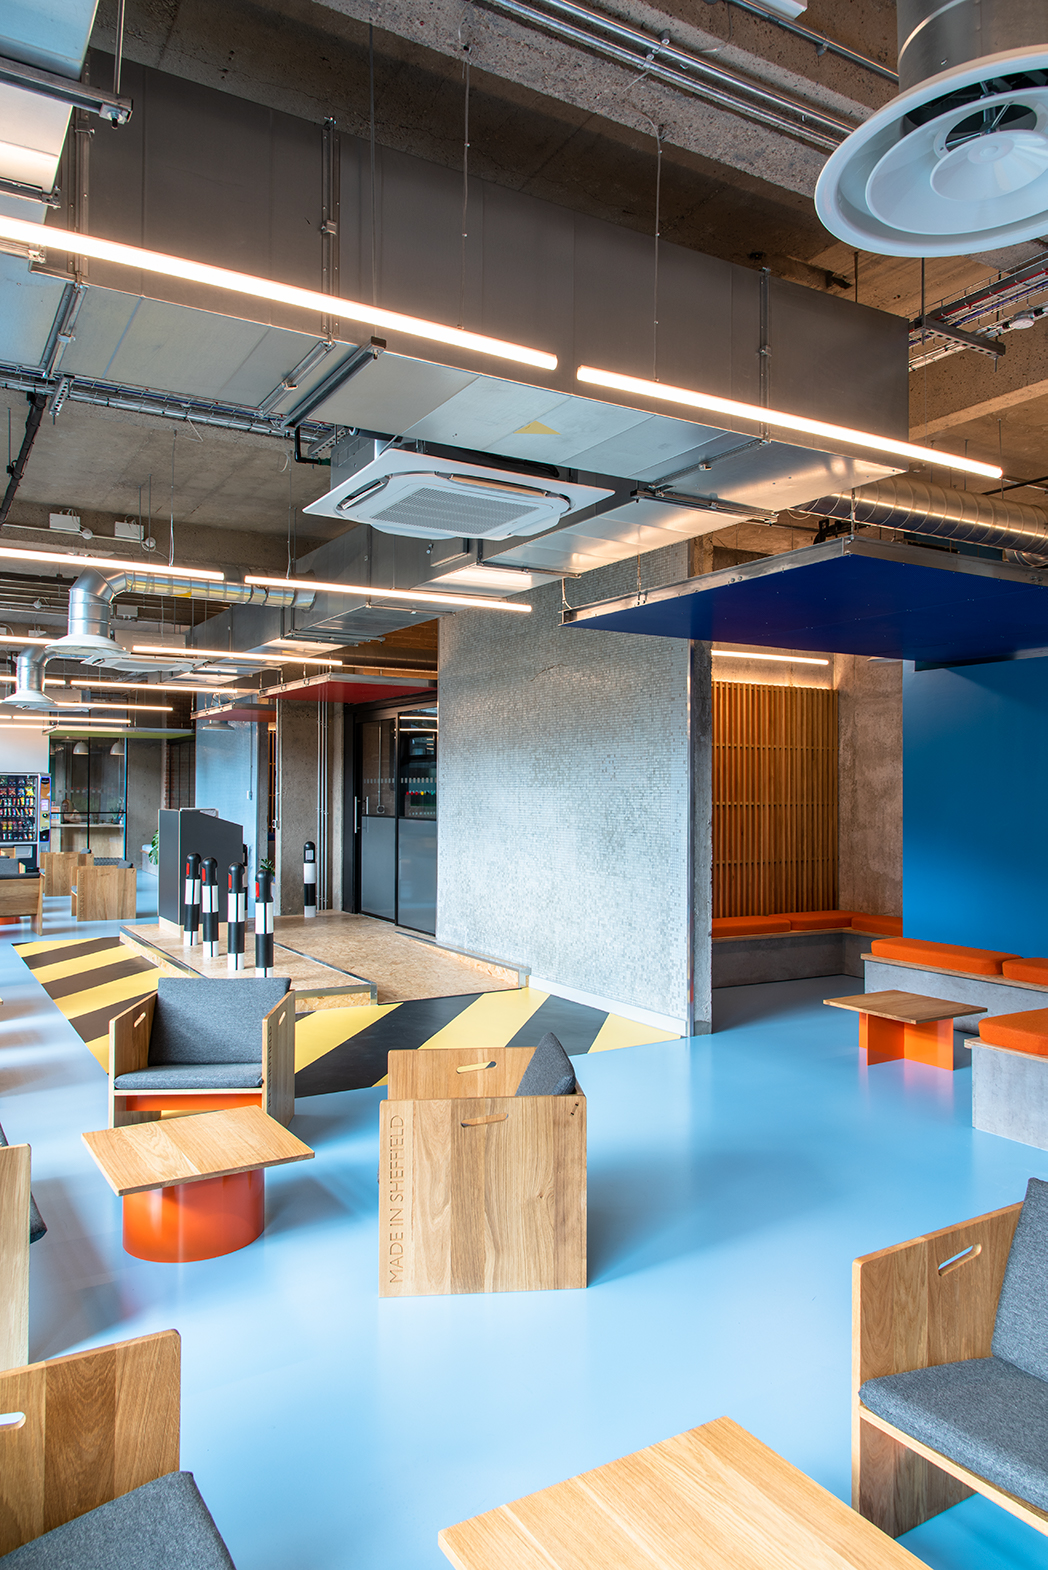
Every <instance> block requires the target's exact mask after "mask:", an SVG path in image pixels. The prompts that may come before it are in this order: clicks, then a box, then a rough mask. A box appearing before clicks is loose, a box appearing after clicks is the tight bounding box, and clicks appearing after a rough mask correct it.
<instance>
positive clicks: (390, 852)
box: [359, 719, 397, 921]
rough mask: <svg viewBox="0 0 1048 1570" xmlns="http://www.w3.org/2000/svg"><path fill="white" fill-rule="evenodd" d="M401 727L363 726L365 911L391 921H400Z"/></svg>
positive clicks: (384, 723)
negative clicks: (398, 765)
mask: <svg viewBox="0 0 1048 1570" xmlns="http://www.w3.org/2000/svg"><path fill="white" fill-rule="evenodd" d="M396 727H397V722H396V720H395V719H389V720H366V721H365V722H364V723H363V724H362V725H361V727H360V776H361V778H360V798H359V800H360V908H361V910H362V911H363V913H364V915H366V916H381V917H382V918H383V919H384V920H386V921H396V919H397V780H396V757H397V753H396Z"/></svg>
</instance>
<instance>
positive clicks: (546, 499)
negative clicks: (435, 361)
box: [303, 448, 612, 540]
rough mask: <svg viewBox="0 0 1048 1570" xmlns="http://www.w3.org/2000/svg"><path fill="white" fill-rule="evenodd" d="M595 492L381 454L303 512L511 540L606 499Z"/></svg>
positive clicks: (443, 534) (426, 457) (386, 527)
mask: <svg viewBox="0 0 1048 1570" xmlns="http://www.w3.org/2000/svg"><path fill="white" fill-rule="evenodd" d="M611 494H612V493H611V491H609V490H603V489H601V488H600V487H598V486H595V485H575V484H571V485H568V484H565V483H562V482H561V481H560V480H547V479H545V478H536V477H535V476H533V475H530V474H515V473H513V472H512V471H510V470H506V469H487V468H482V467H481V466H480V465H479V464H475V463H466V462H460V461H459V460H458V459H451V458H435V457H433V456H431V455H430V454H429V453H414V452H402V451H400V450H394V449H392V448H386V450H385V451H384V452H382V453H381V455H380V456H379V457H377V458H376V459H374V460H373V461H372V462H371V463H367V464H365V465H364V466H363V468H360V469H357V471H356V472H355V473H354V474H352V475H351V476H350V478H349V479H347V480H343V481H341V482H340V483H339V484H338V485H336V486H335V488H334V490H331V491H329V492H328V494H327V495H326V496H321V497H320V499H319V501H315V502H311V503H310V505H309V506H308V507H306V508H304V509H303V510H304V511H305V512H308V513H317V514H320V515H321V516H323V517H328V518H341V519H343V520H344V521H345V522H347V523H369V524H370V525H371V527H372V528H373V529H379V530H380V531H381V532H382V533H383V534H401V535H407V536H408V537H409V538H412V539H418V540H453V539H460V538H466V539H471V540H508V539H512V538H514V537H520V536H527V535H532V534H540V533H542V531H543V530H545V529H552V528H553V527H554V525H555V524H557V523H559V522H560V520H561V518H563V517H565V516H566V515H567V514H568V513H571V512H577V511H578V510H579V508H581V507H586V506H589V505H590V504H591V503H593V502H596V501H599V500H601V499H603V498H604V497H605V496H610V495H611Z"/></svg>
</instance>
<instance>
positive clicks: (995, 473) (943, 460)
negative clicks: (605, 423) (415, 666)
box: [248, 365, 1001, 582]
mask: <svg viewBox="0 0 1048 1570" xmlns="http://www.w3.org/2000/svg"><path fill="white" fill-rule="evenodd" d="M575 375H576V378H577V379H578V380H579V381H580V382H587V383H589V384H590V385H592V386H594V387H611V388H614V389H615V391H616V392H624V393H635V394H639V396H640V397H642V398H659V399H661V400H662V402H663V403H683V404H687V405H688V407H689V408H692V409H705V410H707V411H708V412H709V413H711V414H727V415H731V416H733V417H735V418H737V419H743V420H756V421H757V422H758V423H759V424H761V425H774V426H778V427H779V428H780V429H782V430H786V431H803V432H804V433H805V434H806V435H808V436H826V437H828V438H829V439H830V440H831V441H835V442H847V443H848V445H849V446H851V447H865V448H866V449H867V451H869V452H877V453H886V454H890V455H891V456H892V457H893V458H912V459H915V460H916V461H917V462H919V463H933V464H938V465H940V466H941V467H942V468H944V469H962V470H963V471H964V472H965V474H979V475H983V476H984V477H985V478H986V479H988V480H999V479H1000V478H1001V470H1000V469H999V468H997V466H996V464H992V463H978V462H977V461H976V460H975V459H974V458H958V457H957V456H956V455H955V454H953V453H946V452H938V451H937V450H936V449H935V448H934V447H916V446H914V445H913V443H912V442H897V441H894V440H893V439H892V438H891V437H890V436H874V435H873V434H872V433H871V432H869V431H853V430H850V429H849V428H848V427H847V426H846V425H828V424H827V423H826V421H824V420H809V419H806V418H805V416H804V415H801V414H784V413H783V412H782V411H781V410H780V409H762V408H760V407H759V406H758V405H757V404H755V403H738V402H736V400H735V399H734V398H715V397H714V396H713V394H712V393H700V392H692V391H691V390H690V389H689V388H687V387H671V386H669V385H668V383H665V382H649V381H646V380H644V378H642V377H639V376H620V375H619V374H618V372H617V371H601V370H597V369H596V367H594V366H592V365H580V366H579V368H578V370H577V371H576V373H575ZM248 581H249V582H250V581H251V580H250V579H249V580H248Z"/></svg>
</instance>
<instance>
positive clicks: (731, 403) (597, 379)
mask: <svg viewBox="0 0 1048 1570" xmlns="http://www.w3.org/2000/svg"><path fill="white" fill-rule="evenodd" d="M575 375H576V378H577V379H578V380H579V381H580V382H586V383H588V384H590V385H591V386H594V387H610V388H613V389H614V390H615V391H616V392H624V393H634V394H636V395H638V396H640V397H642V398H658V399H661V400H662V402H663V403H683V404H687V405H688V407H689V408H692V409H704V410H706V411H707V412H708V413H710V414H727V415H730V416H732V417H733V418H736V419H741V420H756V421H757V422H758V423H759V424H761V425H774V426H779V427H781V429H783V430H786V431H803V432H804V433H805V434H806V435H808V436H826V437H828V438H829V439H830V440H831V441H834V442H847V443H848V445H849V446H851V447H865V448H866V449H867V450H868V451H869V452H879V453H890V454H891V456H892V457H896V458H911V459H914V460H915V461H916V462H919V463H933V464H937V465H939V466H940V467H941V468H944V469H962V470H963V471H964V473H965V474H979V475H982V476H984V477H985V478H986V479H988V480H999V479H1000V478H1001V472H1002V471H1001V470H1000V469H999V468H997V466H996V465H995V464H992V463H978V462H977V461H976V460H975V459H974V458H958V457H957V456H956V454H954V453H946V452H939V451H938V450H937V449H936V448H934V447H916V446H914V445H913V443H912V442H897V441H894V440H893V439H892V438H891V437H890V436H874V435H872V434H871V433H870V432H869V431H853V430H851V429H849V427H848V426H846V425H828V424H827V423H826V422H825V421H824V420H809V419H806V418H805V416H804V415H801V414H783V413H782V411H781V410H780V409H762V408H760V407H759V406H758V405H757V404H755V403H737V402H736V400H735V399H734V398H715V397H713V395H712V394H711V393H699V392H692V391H691V390H690V389H689V388H687V387H670V386H669V385H668V384H666V383H663V382H649V381H645V380H644V379H643V378H642V377H638V376H620V375H619V374H618V372H617V371H599V370H596V369H595V368H594V367H593V366H592V365H580V366H579V368H578V370H577V371H576V373H575Z"/></svg>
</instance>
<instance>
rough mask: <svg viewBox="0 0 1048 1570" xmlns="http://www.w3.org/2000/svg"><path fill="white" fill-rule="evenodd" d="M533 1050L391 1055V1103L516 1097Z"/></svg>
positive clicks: (439, 1049) (430, 1051)
mask: <svg viewBox="0 0 1048 1570" xmlns="http://www.w3.org/2000/svg"><path fill="white" fill-rule="evenodd" d="M534 1050H535V1049H534V1047H423V1048H421V1049H420V1050H418V1051H414V1052H391V1053H390V1054H389V1091H388V1094H389V1099H390V1101H447V1100H450V1099H452V1098H457V1097H460V1096H462V1097H470V1098H476V1097H477V1096H513V1095H515V1094H516V1091H517V1086H518V1085H519V1084H520V1082H521V1080H522V1079H523V1077H524V1070H525V1069H526V1068H527V1066H528V1064H529V1063H530V1061H531V1055H532V1053H533V1052H534Z"/></svg>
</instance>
